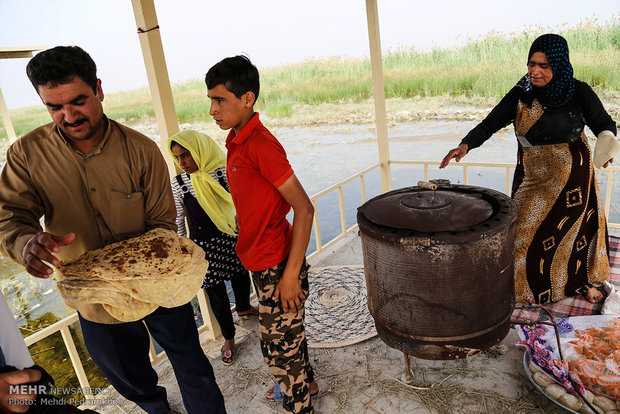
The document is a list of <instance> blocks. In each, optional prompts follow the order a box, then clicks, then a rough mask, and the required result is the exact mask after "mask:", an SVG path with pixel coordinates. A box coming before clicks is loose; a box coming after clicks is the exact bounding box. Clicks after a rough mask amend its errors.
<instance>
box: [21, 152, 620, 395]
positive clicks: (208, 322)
mask: <svg viewBox="0 0 620 414" xmlns="http://www.w3.org/2000/svg"><path fill="white" fill-rule="evenodd" d="M390 165H421V166H423V168H424V180H425V181H428V180H429V178H430V177H429V166H431V165H439V162H436V161H390ZM514 166H515V165H514V164H500V163H477V162H469V163H467V162H460V163H458V164H453V167H452V168H454V167H461V168H462V169H463V183H464V184H467V183H468V167H491V168H503V169H504V170H505V172H506V194H508V195H510V189H511V185H510V179H511V174H510V173H511V170H512V169H514ZM379 167H380V164H375V165H372V166H370V167H368V168H366V169H364V170H362V171H360V172H358V173H356V174H353V175H352V176H350V177H348V178H346V179H344V180H342V181H339V182H338V183H336V184H334V185H332V186H331V187H328V188H326V189H325V190H323V191H320V192H318V193H317V194H315V195H313V196H312V197H310V200H311V201H312V204H313V205H314V215H315V216H314V224H313V226H314V237H315V243H316V250H315V251H314V252H312V254H310V255H309V256H308V259H312V258H313V257H315V256H316V255H317V254H319V253H321V252H323V251H325V250H326V249H328V248H329V247H330V246H332V245H333V244H335V243H336V242H338V241H339V240H341V239H343V238H344V237H345V236H347V235H348V234H350V233H351V232H353V231H355V230H356V229H357V227H358V226H357V224H354V225H353V226H351V227H349V228H347V226H346V214H345V205H344V185H345V184H347V183H349V182H351V181H353V180H355V179H357V178H359V180H360V190H361V199H362V203H364V202H366V180H365V176H366V175H367V174H368V173H370V172H372V171H373V170H375V169H378V168H379ZM599 171H603V172H606V173H607V185H606V188H605V214H606V215H607V216H608V217H609V211H610V208H611V197H612V186H613V173H614V172H615V171H620V167H609V168H607V169H604V170H599ZM332 191H337V192H338V208H339V213H340V234H338V235H337V236H336V237H334V238H333V239H332V240H330V241H329V242H327V243H326V244H323V243H322V241H321V228H320V225H319V220H318V216H319V211H318V205H317V200H318V199H319V198H321V197H324V196H325V195H327V194H329V193H331V192H332ZM608 226H609V227H610V228H620V223H611V222H610V223H608ZM197 296H198V303H199V306H200V313H201V315H202V318H203V321H204V323H203V325H201V326H200V327H199V328H198V329H199V332H201V333H202V332H205V331H206V332H207V335H208V336H209V337H211V338H215V337H217V336H219V326H218V325H217V322H215V319H214V318H213V315H212V313H211V312H209V306H208V298H207V296H206V295H205V293H204V291H203V290H202V289H201V290H200V291H199V292H198V294H197ZM77 320H78V318H77V314H75V313H74V314H72V315H71V316H68V317H66V318H64V319H62V320H60V321H58V322H56V323H54V324H53V325H50V326H48V327H47V328H44V329H42V330H40V331H38V332H36V333H34V334H32V335H29V336H28V337H26V338H25V340H26V344H27V345H28V346H30V345H32V344H34V343H36V342H38V341H40V340H42V339H44V338H47V337H49V336H50V335H53V334H55V333H56V332H60V333H61V335H62V338H63V341H64V343H65V346H66V347H67V352H68V353H69V356H70V358H71V363H72V365H73V369H74V371H75V373H76V376H77V378H78V381H79V382H80V386H81V387H84V388H89V383H88V378H87V377H86V373H85V372H84V366H83V364H82V362H81V361H80V357H79V355H78V353H77V350H76V348H75V343H74V342H73V338H71V334H70V331H69V325H71V324H73V323H75V322H77ZM150 356H151V360H152V362H153V363H156V362H158V361H160V360H162V359H163V358H164V357H165V353H164V352H160V353H159V354H156V353H155V349H154V347H153V344H152V343H151V352H150ZM87 396H88V395H87ZM90 398H92V396H91V397H90Z"/></svg>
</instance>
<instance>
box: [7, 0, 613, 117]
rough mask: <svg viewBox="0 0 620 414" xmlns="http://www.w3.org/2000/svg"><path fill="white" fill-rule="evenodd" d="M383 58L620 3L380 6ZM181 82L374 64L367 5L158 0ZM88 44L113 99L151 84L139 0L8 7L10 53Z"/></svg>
mask: <svg viewBox="0 0 620 414" xmlns="http://www.w3.org/2000/svg"><path fill="white" fill-rule="evenodd" d="M377 2H378V10H379V25H380V30H381V46H382V49H383V50H386V49H394V48H397V47H401V46H402V47H414V48H416V49H418V50H427V49H430V48H433V47H454V46H458V45H459V44H462V43H464V42H466V41H467V40H468V39H470V38H476V37H477V36H480V35H484V34H486V33H489V32H491V31H496V32H499V33H502V34H506V35H509V34H511V33H515V32H520V31H522V30H528V29H532V28H536V27H542V28H543V29H540V30H541V33H542V32H543V31H545V32H548V31H553V29H558V28H560V27H561V26H562V25H568V26H575V25H577V24H579V23H580V22H583V21H584V20H586V19H594V18H596V19H598V21H600V22H605V21H609V20H610V19H611V18H612V16H615V18H616V19H617V18H620V0H519V1H515V0H409V1H405V0H377ZM155 7H156V11H157V18H158V22H159V26H160V33H161V37H162V43H163V47H164V53H165V56H166V61H167V67H168V73H169V77H170V80H171V82H173V83H174V82H182V81H185V80H188V79H196V78H203V77H204V74H205V73H206V72H207V70H208V69H209V67H211V66H212V65H213V64H215V63H217V62H218V61H219V60H221V59H223V58H224V57H227V56H232V55H236V54H240V53H243V54H246V55H248V56H249V57H250V59H251V60H252V61H253V62H254V63H255V64H256V65H257V66H258V68H259V70H260V69H261V68H265V67H271V66H278V65H281V64H286V63H295V62H301V61H303V60H305V59H308V58H327V57H330V56H341V57H362V56H368V55H369V46H368V31H367V20H366V7H365V1H364V0H267V1H261V0H250V1H248V0H246V1H242V0H155ZM57 45H78V46H81V47H82V48H83V49H85V50H86V51H87V52H88V53H89V54H90V55H91V56H92V57H93V59H94V60H95V62H96V63H97V68H98V76H99V78H101V79H102V86H103V90H104V92H105V93H113V92H116V91H122V90H128V89H135V88H139V87H142V86H146V85H147V78H146V71H145V69H144V61H143V59H142V53H141V50H140V44H139V40H138V34H137V26H136V22H135V20H134V16H133V9H132V5H131V1H130V0H0V47H8V46H46V47H53V46H57ZM27 63H28V59H4V60H0V88H2V92H3V94H4V98H5V101H6V103H7V106H8V107H9V108H10V109H15V108H20V107H23V106H29V105H37V104H39V103H40V100H39V98H38V96H37V95H36V92H35V91H34V89H33V88H32V86H31V85H30V83H29V81H28V79H27V77H26V75H25V67H26V64H27Z"/></svg>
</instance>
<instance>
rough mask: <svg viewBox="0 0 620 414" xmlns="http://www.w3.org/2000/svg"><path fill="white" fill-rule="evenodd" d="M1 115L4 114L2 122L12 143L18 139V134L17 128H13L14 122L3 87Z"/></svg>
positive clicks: (0, 106)
mask: <svg viewBox="0 0 620 414" xmlns="http://www.w3.org/2000/svg"><path fill="white" fill-rule="evenodd" d="M0 116H2V123H3V124H4V129H5V130H6V134H7V135H8V137H9V142H10V143H11V144H12V143H14V142H15V140H16V139H17V135H15V129H13V122H11V117H10V116H9V108H7V106H6V102H5V101H4V96H3V95H2V89H0Z"/></svg>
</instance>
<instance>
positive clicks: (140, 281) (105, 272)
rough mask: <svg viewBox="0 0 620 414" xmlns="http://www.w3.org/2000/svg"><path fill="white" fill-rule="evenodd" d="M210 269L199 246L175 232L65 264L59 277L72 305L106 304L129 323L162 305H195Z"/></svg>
mask: <svg viewBox="0 0 620 414" xmlns="http://www.w3.org/2000/svg"><path fill="white" fill-rule="evenodd" d="M207 268H208V262H207V261H206V260H205V258H204V251H203V250H202V248H200V247H199V246H198V245H196V244H195V243H194V242H192V241H191V240H189V239H187V238H185V237H181V236H178V235H177V234H176V233H175V232H173V231H171V230H165V229H155V230H151V231H149V232H147V233H145V234H143V235H142V236H139V237H134V238H132V239H128V240H124V241H122V242H118V243H113V244H110V245H108V246H105V247H103V248H101V249H97V250H92V251H89V252H86V253H84V254H83V255H81V256H79V257H77V258H75V259H71V260H68V261H66V262H62V263H61V265H60V266H59V267H58V268H57V278H58V287H59V290H60V292H61V294H62V296H63V298H64V299H65V301H66V302H67V304H69V305H72V304H75V303H101V304H102V305H103V306H104V308H105V309H106V310H107V311H108V313H110V314H111V315H112V316H113V317H115V318H116V319H118V320H120V321H123V322H128V321H135V320H139V319H141V318H143V317H144V316H146V315H148V314H150V313H151V312H153V310H154V309H156V308H157V307H158V306H164V307H168V308H172V307H175V306H180V305H183V304H185V303H187V302H189V301H190V300H191V299H192V298H193V297H194V295H195V294H196V292H197V291H198V289H199V288H200V285H201V284H202V280H203V278H204V275H205V273H206V272H207Z"/></svg>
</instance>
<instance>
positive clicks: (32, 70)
mask: <svg viewBox="0 0 620 414" xmlns="http://www.w3.org/2000/svg"><path fill="white" fill-rule="evenodd" d="M26 74H27V75H28V79H30V82H31V83H32V86H34V89H35V90H36V91H37V92H38V91H39V86H43V85H50V86H57V85H59V84H63V83H69V82H71V80H72V79H73V78H74V77H75V76H77V77H78V78H80V79H82V80H83V81H84V82H86V83H87V84H88V85H89V86H90V87H91V88H93V92H95V93H96V92H97V65H95V62H94V61H93V59H92V58H91V57H90V55H89V54H88V53H86V52H85V51H84V50H83V49H82V48H80V47H78V46H56V47H54V48H52V49H47V50H44V51H43V52H40V53H37V54H36V55H35V56H34V57H33V58H32V59H30V62H28V66H26Z"/></svg>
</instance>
